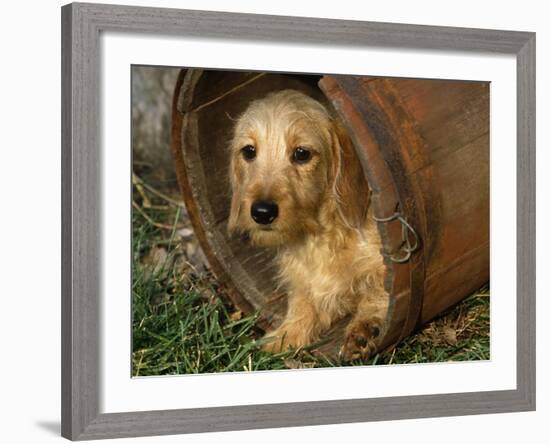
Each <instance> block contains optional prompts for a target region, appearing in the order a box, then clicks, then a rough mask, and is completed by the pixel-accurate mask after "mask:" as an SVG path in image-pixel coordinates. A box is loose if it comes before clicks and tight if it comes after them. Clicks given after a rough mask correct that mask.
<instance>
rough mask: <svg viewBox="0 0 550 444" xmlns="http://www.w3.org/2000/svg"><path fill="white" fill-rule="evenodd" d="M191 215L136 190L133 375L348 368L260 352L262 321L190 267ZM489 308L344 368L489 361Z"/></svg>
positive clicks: (471, 307) (470, 304)
mask: <svg viewBox="0 0 550 444" xmlns="http://www.w3.org/2000/svg"><path fill="white" fill-rule="evenodd" d="M135 185H136V184H135ZM138 185H139V183H138ZM138 188H139V189H138ZM153 191H154V190H153ZM184 211H185V210H184V209H182V208H181V206H179V205H178V204H177V202H176V201H174V200H173V199H170V200H167V199H166V196H164V195H163V194H162V193H157V194H155V193H151V189H148V188H146V187H143V186H138V187H137V188H136V187H134V211H133V215H132V227H133V242H132V248H133V275H132V312H133V321H132V328H133V332H132V343H133V354H132V373H133V375H134V376H149V375H172V374H187V373H210V372H233V371H256V370H282V369H288V368H313V367H333V366H340V365H344V364H343V363H341V362H338V361H336V360H332V359H329V358H327V357H325V356H318V355H313V354H312V353H311V352H310V350H308V349H306V350H299V351H291V352H284V353H278V354H271V353H267V352H263V351H261V350H260V349H259V347H258V344H260V343H261V336H262V334H263V332H262V331H261V330H260V329H259V328H258V327H257V325H256V323H257V316H256V315H250V316H244V315H243V314H242V313H241V312H240V311H239V310H238V309H236V308H235V307H233V306H232V305H231V304H230V303H229V302H228V300H229V299H228V298H227V297H226V295H224V291H223V288H221V287H220V286H219V285H218V283H217V282H216V280H215V279H214V277H213V276H212V275H211V274H210V273H209V272H208V271H207V270H199V269H197V268H196V267H194V266H193V265H191V264H189V263H188V262H187V261H186V260H185V255H184V254H183V253H184V252H183V251H182V249H183V243H182V241H181V239H180V236H179V234H178V233H179V230H180V228H181V227H180V225H181V221H182V219H184V218H183V217H182V216H183V214H182V212H184ZM489 307H490V297H489V288H488V287H484V288H482V289H480V290H479V291H477V292H475V293H474V294H472V295H471V296H469V297H467V298H466V299H464V300H463V301H462V302H461V303H460V304H459V305H457V306H456V307H454V308H452V309H451V310H449V311H448V312H446V313H444V314H443V315H442V316H440V317H439V318H438V319H436V320H434V321H433V322H431V323H429V324H428V325H426V326H425V327H423V328H422V330H421V331H419V332H418V333H417V334H415V335H412V336H409V337H408V338H406V339H405V340H404V341H402V343H400V344H399V345H398V347H396V348H394V349H393V350H391V351H384V352H382V353H379V354H378V355H376V356H374V357H373V358H371V359H369V360H368V361H367V362H360V361H355V362H351V363H346V364H345V365H383V364H403V363H427V362H446V361H469V360H487V359H489V358H490V343H489V342H490V341H489V326H490V322H489V311H490V310H489Z"/></svg>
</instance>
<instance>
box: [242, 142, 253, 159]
mask: <svg viewBox="0 0 550 444" xmlns="http://www.w3.org/2000/svg"><path fill="white" fill-rule="evenodd" d="M241 153H242V154H243V157H244V158H245V160H249V161H250V160H252V159H254V158H255V157H256V148H255V147H254V146H252V145H246V146H244V147H242V148H241Z"/></svg>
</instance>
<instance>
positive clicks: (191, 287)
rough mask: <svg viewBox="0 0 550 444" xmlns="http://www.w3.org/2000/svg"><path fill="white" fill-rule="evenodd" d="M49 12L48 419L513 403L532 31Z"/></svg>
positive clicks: (524, 252)
mask: <svg viewBox="0 0 550 444" xmlns="http://www.w3.org/2000/svg"><path fill="white" fill-rule="evenodd" d="M62 25H63V32H62V34H63V39H62V49H63V66H62V74H63V116H62V122H63V128H62V129H63V147H62V152H63V169H62V171H63V178H62V192H63V194H62V197H63V233H62V240H63V246H62V247H63V295H62V296H63V300H62V321H63V325H62V352H63V357H62V359H63V362H62V363H63V365H62V390H63V392H62V434H63V436H65V437H67V438H70V439H97V438H110V437H128V436H143V435H155V434H169V433H193V432H201V431H222V430H239V429H251V428H265V427H284V426H299V425H314V424H329V423H345V422H360V421H371V420H384V419H387V420H389V419H400V418H420V417H433V416H449V415H465V414H479V413H491V412H493V413H494V412H509V411H522V410H533V409H534V408H535V348H534V344H535V225H534V224H535V222H534V220H535V218H534V217H535V199H534V197H535V187H534V171H535V154H534V153H535V139H534V137H535V136H534V116H535V71H534V65H535V36H534V34H533V33H526V32H512V31H494V30H479V29H466V28H448V27H429V26H419V25H397V24H388V23H371V22H359V21H341V20H327V19H313V18H298V17H282V16H263V15H250V14H235V13H217V12H206V11H186V10H171V9H160V8H142V7H127V6H115V5H110V6H107V5H98V4H97V5H96V4H81V3H79V4H70V5H67V6H65V7H63V9H62ZM411 381H413V382H414V383H411Z"/></svg>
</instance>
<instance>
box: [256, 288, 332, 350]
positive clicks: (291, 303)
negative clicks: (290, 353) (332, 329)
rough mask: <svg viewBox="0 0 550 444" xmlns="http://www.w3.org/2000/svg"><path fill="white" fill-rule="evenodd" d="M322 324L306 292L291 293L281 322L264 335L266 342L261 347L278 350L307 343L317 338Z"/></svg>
mask: <svg viewBox="0 0 550 444" xmlns="http://www.w3.org/2000/svg"><path fill="white" fill-rule="evenodd" d="M324 324H325V322H323V319H321V318H320V317H319V316H318V314H317V310H316V308H315V306H314V304H313V300H312V298H311V296H309V294H308V293H292V294H291V295H289V299H288V311H287V314H286V317H285V319H284V321H283V323H282V324H281V325H280V326H279V327H278V328H277V329H275V330H273V331H271V332H268V333H267V334H266V335H265V336H264V339H266V340H267V342H266V343H265V344H264V345H263V346H262V349H263V350H266V351H270V352H278V351H283V350H287V349H290V348H299V347H304V346H306V345H309V344H311V343H312V342H315V341H316V340H317V339H318V338H319V334H320V333H321V332H322V331H323V329H324Z"/></svg>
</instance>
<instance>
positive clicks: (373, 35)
mask: <svg viewBox="0 0 550 444" xmlns="http://www.w3.org/2000/svg"><path fill="white" fill-rule="evenodd" d="M62 24H63V30H62V50H63V54H62V58H63V61H62V77H63V78H62V102H63V116H62V165H63V176H62V213H63V214H62V222H63V228H62V322H63V326H62V374H63V376H62V377H63V380H62V434H63V436H65V437H67V438H69V439H93V438H112V437H122V436H145V435H155V434H159V435H161V434H172V433H190V432H207V431H217V430H239V429H252V428H264V427H284V426H300V425H312V424H328V423H346V422H358V421H377V420H389V419H401V418H420V417H433V416H445V415H467V414H479V413H496V412H511V411H526V410H533V409H534V408H535V301H534V299H535V184H534V180H535V131H534V122H535V70H534V63H535V38H534V34H533V33H525V32H511V31H492V30H479V29H463V28H442V27H432V26H415V25H397V24H386V23H368V22H357V21H339V20H323V19H313V18H294V17H276V16H265V15H248V14H229V13H217V12H203V11H182V10H170V9H159V8H139V7H126V6H113V5H100V4H78V3H77V4H72V5H68V6H64V7H63V9H62ZM106 30H108V31H120V32H134V33H143V32H145V33H155V34H172V35H187V36H193V35H194V36H209V37H218V38H224V39H243V37H244V38H247V39H250V40H257V41H270V40H277V41H284V42H296V43H300V44H305V43H316V44H326V45H340V46H350V45H360V46H363V45H364V46H366V45H376V46H383V47H396V48H419V49H438V50H461V51H485V52H490V53H495V52H497V53H507V54H514V55H517V56H518V289H517V290H518V293H517V297H518V342H517V350H518V359H517V362H518V388H517V389H516V390H510V391H498V392H481V393H461V394H454V395H434V396H410V397H393V398H381V399H355V400H341V401H321V402H300V403H292V404H288V403H287V404H271V405H259V406H239V407H237V406H234V407H218V408H208V409H190V410H166V411H155V412H127V413H100V412H99V409H98V405H99V403H98V400H99V399H98V393H99V382H100V381H99V378H98V372H99V369H98V356H99V353H98V350H99V339H100V338H99V333H100V331H99V321H100V318H99V283H100V278H101V276H100V253H101V251H100V245H101V229H100V228H101V227H100V224H99V221H100V212H99V210H100V208H101V205H100V204H101V201H100V192H99V189H100V170H101V165H100V162H99V160H100V159H99V127H98V122H99V120H98V117H99V55H100V54H99V45H98V43H99V39H98V36H99V32H100V31H106ZM342 371H345V369H342Z"/></svg>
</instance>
